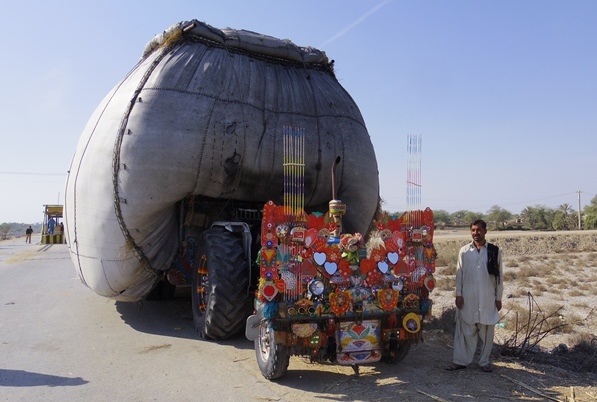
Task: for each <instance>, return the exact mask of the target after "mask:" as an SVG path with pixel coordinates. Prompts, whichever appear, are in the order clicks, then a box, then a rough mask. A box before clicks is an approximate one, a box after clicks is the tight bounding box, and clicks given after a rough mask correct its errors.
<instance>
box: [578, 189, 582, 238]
mask: <svg viewBox="0 0 597 402" xmlns="http://www.w3.org/2000/svg"><path fill="white" fill-rule="evenodd" d="M577 193H578V230H582V226H581V225H580V190H578V191H577Z"/></svg>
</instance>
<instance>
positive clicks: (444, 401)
mask: <svg viewBox="0 0 597 402" xmlns="http://www.w3.org/2000/svg"><path fill="white" fill-rule="evenodd" d="M417 392H418V393H419V394H423V395H425V396H428V397H429V398H431V399H433V400H435V401H440V402H449V401H448V400H447V399H444V398H440V397H439V396H435V395H431V394H428V393H427V392H423V391H421V390H420V389H418V390H417Z"/></svg>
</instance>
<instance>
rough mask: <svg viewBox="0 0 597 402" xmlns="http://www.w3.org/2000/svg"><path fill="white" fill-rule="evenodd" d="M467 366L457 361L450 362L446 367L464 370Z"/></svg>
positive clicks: (453, 369) (447, 368) (451, 369)
mask: <svg viewBox="0 0 597 402" xmlns="http://www.w3.org/2000/svg"><path fill="white" fill-rule="evenodd" d="M465 368H466V366H463V365H460V364H456V363H452V364H450V365H449V366H448V367H446V370H448V371H455V370H462V369H465Z"/></svg>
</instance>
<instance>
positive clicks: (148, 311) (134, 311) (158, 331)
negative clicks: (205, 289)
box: [115, 289, 253, 349]
mask: <svg viewBox="0 0 597 402" xmlns="http://www.w3.org/2000/svg"><path fill="white" fill-rule="evenodd" d="M115 305H116V310H117V311H118V312H119V313H120V316H121V318H122V320H123V321H124V322H125V323H126V324H127V325H129V326H130V327H131V328H133V329H135V330H136V331H139V332H144V333H148V334H153V335H162V336H170V337H176V338H184V339H195V340H197V341H198V342H201V341H203V342H216V343H218V344H222V345H229V346H233V347H235V348H237V349H253V343H252V342H250V341H248V340H247V339H246V338H245V336H244V333H243V334H239V335H237V336H235V337H232V338H230V339H226V340H223V341H208V340H204V339H202V338H200V337H199V335H198V333H197V331H196V330H195V324H194V323H193V312H192V307H191V297H190V293H189V292H188V290H185V289H181V290H177V291H176V294H175V296H174V298H172V299H169V300H154V301H147V300H143V302H141V303H127V302H116V303H115Z"/></svg>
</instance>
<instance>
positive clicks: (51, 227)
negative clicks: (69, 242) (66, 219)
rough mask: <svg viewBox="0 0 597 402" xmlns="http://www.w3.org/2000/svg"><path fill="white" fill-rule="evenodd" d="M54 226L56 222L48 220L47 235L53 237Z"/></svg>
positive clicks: (52, 219)
mask: <svg viewBox="0 0 597 402" xmlns="http://www.w3.org/2000/svg"><path fill="white" fill-rule="evenodd" d="M55 226H56V220H55V219H54V218H50V220H49V221H48V234H49V235H53V234H54V227H55Z"/></svg>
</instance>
